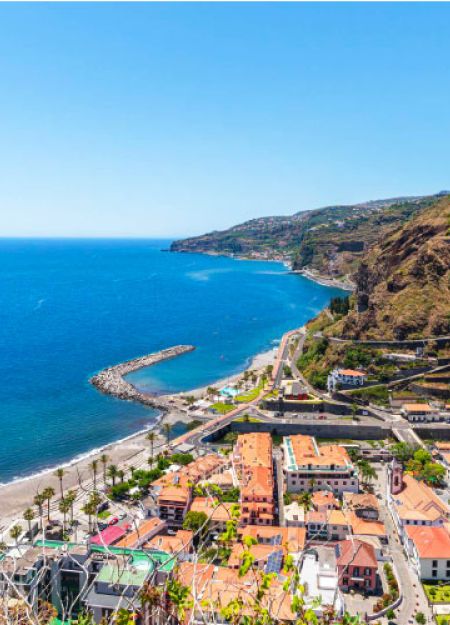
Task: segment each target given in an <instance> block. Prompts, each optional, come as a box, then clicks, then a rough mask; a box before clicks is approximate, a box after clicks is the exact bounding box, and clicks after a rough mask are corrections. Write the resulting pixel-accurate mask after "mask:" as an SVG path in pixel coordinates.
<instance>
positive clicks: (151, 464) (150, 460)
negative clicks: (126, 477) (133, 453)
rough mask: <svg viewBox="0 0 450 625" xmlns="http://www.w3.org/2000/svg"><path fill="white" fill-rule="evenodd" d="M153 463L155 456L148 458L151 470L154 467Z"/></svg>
mask: <svg viewBox="0 0 450 625" xmlns="http://www.w3.org/2000/svg"><path fill="white" fill-rule="evenodd" d="M153 461H154V458H153V456H149V457H148V460H147V463H148V464H149V466H150V468H152V467H153Z"/></svg>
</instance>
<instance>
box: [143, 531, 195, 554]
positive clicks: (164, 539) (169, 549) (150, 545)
mask: <svg viewBox="0 0 450 625" xmlns="http://www.w3.org/2000/svg"><path fill="white" fill-rule="evenodd" d="M192 537H193V532H191V531H190V530H178V532H177V533H176V534H175V536H169V535H164V536H163V535H161V534H160V535H158V536H153V538H151V539H150V540H149V541H147V542H146V543H144V545H143V548H144V549H158V550H159V551H165V552H166V553H180V552H181V551H191V549H192Z"/></svg>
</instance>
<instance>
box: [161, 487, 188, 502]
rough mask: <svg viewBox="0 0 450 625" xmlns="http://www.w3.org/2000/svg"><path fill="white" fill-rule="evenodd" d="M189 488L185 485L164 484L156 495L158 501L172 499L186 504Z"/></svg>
mask: <svg viewBox="0 0 450 625" xmlns="http://www.w3.org/2000/svg"><path fill="white" fill-rule="evenodd" d="M189 497H190V489H189V488H188V487H187V486H172V485H170V486H165V487H164V488H163V489H162V490H161V491H160V493H159V495H158V503H161V502H162V501H173V502H175V503H180V504H184V505H186V504H187V502H188V501H189Z"/></svg>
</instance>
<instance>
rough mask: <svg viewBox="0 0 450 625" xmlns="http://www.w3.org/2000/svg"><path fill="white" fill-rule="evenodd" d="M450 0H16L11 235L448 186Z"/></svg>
mask: <svg viewBox="0 0 450 625" xmlns="http://www.w3.org/2000/svg"><path fill="white" fill-rule="evenodd" d="M449 23H450V5H449V4H446V3H438V4H429V3H424V4H422V3H411V4H409V3H399V4H388V3H379V4H369V3H364V4H358V3H349V4H346V3H342V4H327V3H324V4H321V3H318V4H293V3H287V4H272V3H261V4H259V3H249V4H236V3H230V4H220V3H215V4H207V3H200V4H189V3H184V4H142V3H137V4H119V3H117V4H116V3H112V4H108V3H99V4H86V3H80V4H64V3H62V4H59V3H53V4H52V3H50V4H35V3H31V4H26V3H24V4H21V3H18V4H0V94H1V97H0V132H1V135H0V167H1V172H2V175H1V184H0V234H1V235H3V236H17V235H18V236H157V237H159V236H180V235H189V234H196V233H199V234H200V233H202V232H204V231H209V230H212V229H219V228H223V227H227V226H230V225H233V224H235V223H238V222H241V221H244V220H246V219H250V218H252V217H257V216H260V215H271V214H288V213H293V212H296V211H298V210H305V209H308V208H315V207H318V206H323V205H327V204H334V203H352V202H357V201H362V200H367V199H376V198H379V197H388V196H393V195H403V194H420V193H431V192H435V191H439V190H441V189H443V188H448V187H450V179H449V177H450V176H449V174H450V169H449V150H450V141H449V139H450V108H449V103H450V37H449V34H448V24H449Z"/></svg>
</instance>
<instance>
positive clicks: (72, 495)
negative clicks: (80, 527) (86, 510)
mask: <svg viewBox="0 0 450 625" xmlns="http://www.w3.org/2000/svg"><path fill="white" fill-rule="evenodd" d="M76 499H77V491H76V490H69V492H68V493H67V495H66V501H68V502H69V505H70V523H71V525H72V524H73V504H74V503H75V501H76Z"/></svg>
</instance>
